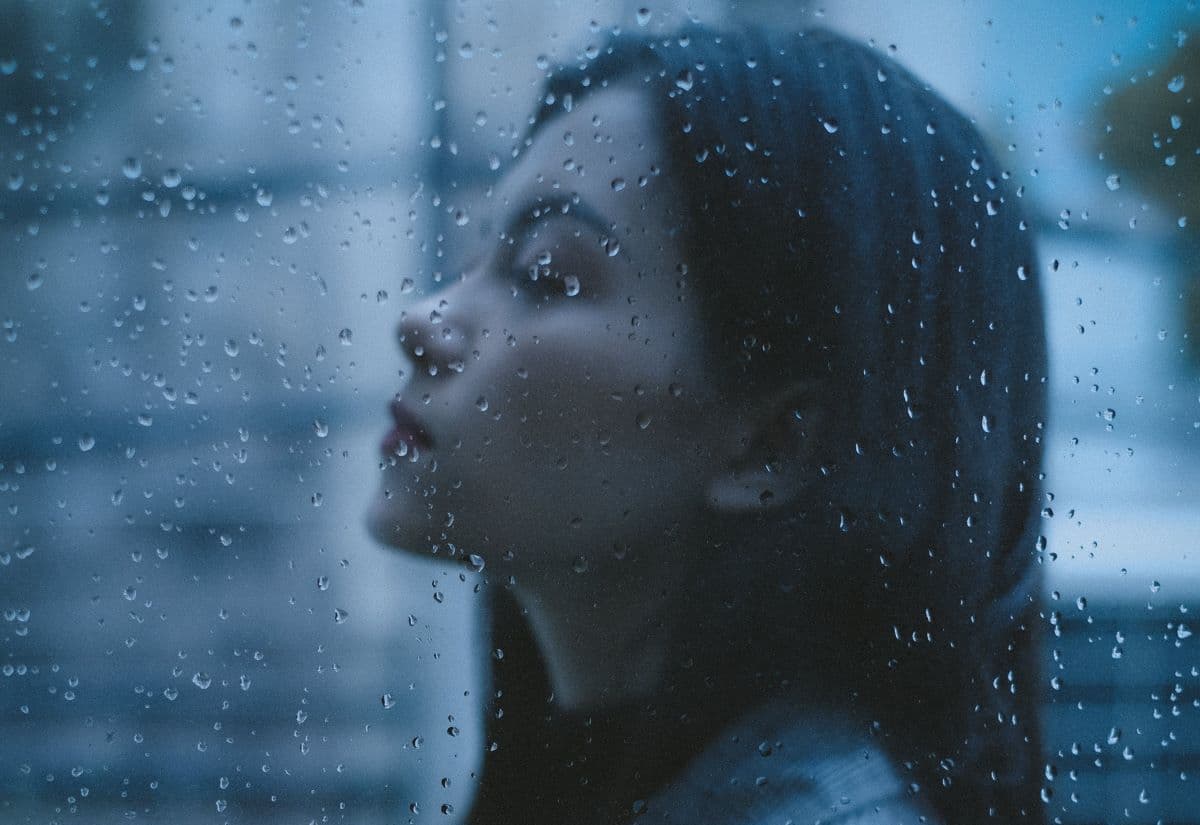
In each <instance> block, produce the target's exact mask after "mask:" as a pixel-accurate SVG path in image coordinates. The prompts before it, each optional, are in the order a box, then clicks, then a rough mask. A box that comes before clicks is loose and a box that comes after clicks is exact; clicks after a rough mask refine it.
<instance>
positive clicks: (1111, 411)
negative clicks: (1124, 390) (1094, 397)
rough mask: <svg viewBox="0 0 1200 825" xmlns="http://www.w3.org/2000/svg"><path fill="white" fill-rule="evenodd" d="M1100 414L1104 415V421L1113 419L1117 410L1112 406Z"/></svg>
mask: <svg viewBox="0 0 1200 825" xmlns="http://www.w3.org/2000/svg"><path fill="white" fill-rule="evenodd" d="M1101 415H1102V416H1103V417H1104V420H1105V421H1112V420H1113V419H1115V418H1116V417H1117V411H1116V410H1114V409H1112V408H1109V409H1107V410H1105V411H1104V412H1102V413H1101Z"/></svg>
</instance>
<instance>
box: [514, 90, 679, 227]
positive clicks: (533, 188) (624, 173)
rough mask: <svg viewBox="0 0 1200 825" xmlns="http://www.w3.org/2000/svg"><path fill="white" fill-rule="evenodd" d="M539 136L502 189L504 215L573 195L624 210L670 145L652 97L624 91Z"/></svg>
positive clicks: (609, 93)
mask: <svg viewBox="0 0 1200 825" xmlns="http://www.w3.org/2000/svg"><path fill="white" fill-rule="evenodd" d="M563 105H564V106H567V105H569V106H570V108H569V110H566V111H563V112H562V113H561V114H559V115H557V116H556V117H554V118H553V119H552V120H550V121H548V122H546V123H545V124H544V125H542V126H541V127H540V128H539V129H538V130H537V131H535V133H534V137H533V139H532V140H531V142H530V143H529V145H528V146H526V147H525V149H524V150H523V151H522V152H521V154H520V155H519V156H518V157H517V158H516V160H515V162H514V163H513V165H512V166H511V167H510V168H509V170H508V171H507V173H505V175H504V176H503V177H502V178H501V180H500V182H499V183H498V184H497V186H496V190H495V196H494V198H495V201H496V204H497V206H496V212H497V217H498V218H501V217H502V216H503V217H508V216H509V214H508V213H509V212H510V211H511V210H517V211H520V210H522V209H524V208H525V206H526V205H528V204H533V203H536V202H537V201H538V200H539V199H545V200H550V199H552V198H555V197H559V196H561V195H562V194H563V193H569V194H570V195H571V199H572V200H576V199H578V200H586V201H589V202H590V203H593V204H594V205H596V206H597V207H600V206H605V205H618V204H620V202H621V201H622V200H623V199H624V198H623V196H624V193H626V192H627V191H630V190H633V189H636V188H638V183H639V181H641V182H642V183H643V185H644V184H645V182H646V181H648V180H649V178H650V177H651V176H653V175H655V174H656V173H657V171H658V170H659V169H661V168H662V166H663V161H664V157H663V146H664V143H665V142H664V141H663V139H662V136H661V134H660V128H661V124H660V123H659V122H658V119H657V115H656V112H655V108H654V107H653V106H652V105H651V100H650V95H649V93H648V92H647V91H646V90H644V89H641V88H638V87H636V86H630V85H622V86H617V87H613V88H609V89H603V90H600V91H595V92H591V93H590V94H588V96H587V97H585V98H584V99H583V100H582V101H580V102H578V103H574V104H563Z"/></svg>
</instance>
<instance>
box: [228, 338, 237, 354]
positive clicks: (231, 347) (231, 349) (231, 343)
mask: <svg viewBox="0 0 1200 825" xmlns="http://www.w3.org/2000/svg"><path fill="white" fill-rule="evenodd" d="M225 354H226V355H228V356H229V357H230V358H236V357H237V354H238V342H237V340H236V339H234V338H229V339H227V340H226V341H225Z"/></svg>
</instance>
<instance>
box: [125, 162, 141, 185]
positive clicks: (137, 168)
mask: <svg viewBox="0 0 1200 825" xmlns="http://www.w3.org/2000/svg"><path fill="white" fill-rule="evenodd" d="M121 174H123V175H124V176H125V177H127V178H129V179H130V180H137V179H138V178H139V177H141V175H142V162H141V161H140V160H138V159H137V158H125V162H124V163H122V164H121Z"/></svg>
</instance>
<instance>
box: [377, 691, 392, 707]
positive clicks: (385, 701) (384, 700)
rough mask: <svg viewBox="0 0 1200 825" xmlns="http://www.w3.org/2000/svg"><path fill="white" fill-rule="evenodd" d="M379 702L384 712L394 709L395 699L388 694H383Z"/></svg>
mask: <svg viewBox="0 0 1200 825" xmlns="http://www.w3.org/2000/svg"><path fill="white" fill-rule="evenodd" d="M379 701H380V703H381V704H382V705H383V709H384V710H391V709H392V708H394V707H396V697H394V696H392V694H390V693H385V694H383V696H380V697H379Z"/></svg>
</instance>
